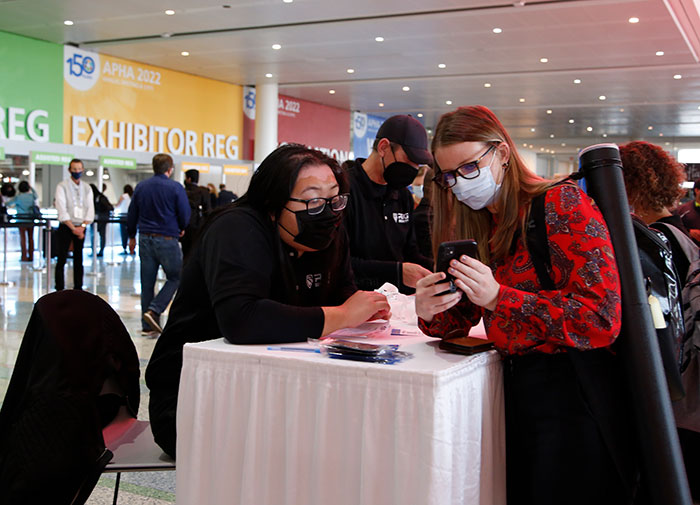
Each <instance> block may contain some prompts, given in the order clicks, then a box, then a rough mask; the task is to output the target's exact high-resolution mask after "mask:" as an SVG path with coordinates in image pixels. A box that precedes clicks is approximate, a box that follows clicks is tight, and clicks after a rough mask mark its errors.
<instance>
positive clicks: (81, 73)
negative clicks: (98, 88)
mask: <svg viewBox="0 0 700 505" xmlns="http://www.w3.org/2000/svg"><path fill="white" fill-rule="evenodd" d="M63 77H64V79H65V81H66V82H67V83H68V84H69V85H70V86H71V87H72V88H73V89H76V90H78V91H87V90H89V89H90V88H92V87H93V86H94V85H95V84H96V83H97V81H98V80H99V79H100V55H99V54H97V53H93V52H90V51H85V50H83V49H80V48H78V47H73V46H64V48H63Z"/></svg>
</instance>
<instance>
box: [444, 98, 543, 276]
mask: <svg viewBox="0 0 700 505" xmlns="http://www.w3.org/2000/svg"><path fill="white" fill-rule="evenodd" d="M461 142H485V143H487V144H498V143H502V142H503V143H506V144H508V147H509V148H510V154H509V158H508V161H507V162H506V163H505V164H504V175H503V181H502V183H501V189H500V190H499V192H498V195H497V196H496V200H495V202H494V204H495V206H496V209H497V214H496V215H495V216H492V215H491V212H489V211H488V210H487V209H481V210H473V209H471V208H470V207H468V206H467V205H464V204H462V203H461V202H459V201H458V200H457V199H456V198H455V197H454V195H453V193H452V191H450V190H445V189H443V188H441V187H439V186H438V185H437V184H433V195H432V202H433V206H434V214H433V254H434V257H437V247H438V245H439V244H440V243H441V242H444V241H447V240H456V239H464V238H473V239H475V240H476V241H477V243H478V244H479V259H480V260H481V261H482V262H483V263H486V264H490V263H491V262H492V261H497V260H501V259H503V258H505V257H506V256H507V255H508V253H509V251H510V248H511V244H512V242H513V237H514V236H515V233H516V230H517V228H518V226H520V229H521V233H522V234H523V236H524V235H525V223H526V222H527V219H528V215H529V203H530V201H531V200H532V198H534V197H535V196H537V195H539V194H541V193H544V192H545V191H546V189H547V187H548V186H549V185H550V184H551V183H552V181H548V180H546V179H543V178H541V177H539V176H538V175H536V174H535V173H534V172H532V171H531V170H529V169H528V168H527V167H526V166H525V163H523V160H522V159H521V158H520V156H519V155H518V152H517V150H516V148H515V144H514V143H513V140H512V139H511V138H510V136H509V135H508V132H506V130H505V128H504V127H503V125H502V124H501V122H500V121H499V120H498V118H497V117H496V116H495V115H494V114H493V112H491V111H490V110H489V109H488V108H486V107H484V106H482V105H475V106H468V107H460V108H458V109H457V110H455V111H452V112H448V113H447V114H443V116H442V117H441V118H440V121H439V122H438V125H437V127H436V128H435V137H434V138H433V143H432V151H433V157H434V156H435V151H436V150H437V149H439V148H440V147H445V146H449V145H453V144H459V143H461ZM435 170H436V173H437V172H439V170H440V167H439V166H438V165H437V161H436V162H435ZM526 205H527V206H528V208H527V209H524V212H521V209H523V207H525V206H526ZM494 217H495V221H494ZM496 221H497V222H498V228H497V229H496V232H495V233H494V234H493V236H491V231H492V229H493V227H494V225H495V222H496Z"/></svg>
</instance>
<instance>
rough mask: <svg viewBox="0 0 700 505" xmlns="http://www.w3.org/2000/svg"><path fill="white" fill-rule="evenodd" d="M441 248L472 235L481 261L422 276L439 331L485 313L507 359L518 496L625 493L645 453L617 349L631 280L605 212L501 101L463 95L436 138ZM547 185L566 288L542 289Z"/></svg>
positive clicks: (419, 307)
mask: <svg viewBox="0 0 700 505" xmlns="http://www.w3.org/2000/svg"><path fill="white" fill-rule="evenodd" d="M432 151H433V156H434V158H435V165H436V166H435V170H436V175H435V177H434V179H433V180H434V182H435V183H436V184H435V185H434V189H433V203H434V206H435V208H434V218H433V227H434V229H433V248H434V250H436V249H437V246H438V245H439V244H440V243H441V242H444V241H449V240H456V239H465V238H472V239H475V240H476V241H477V243H478V250H479V258H480V259H479V260H476V259H473V258H469V257H464V256H463V257H461V258H458V259H456V260H452V261H451V263H450V268H449V273H450V274H451V275H453V276H454V277H455V278H456V280H455V285H456V287H457V290H456V292H453V293H449V292H448V293H447V294H443V293H445V291H446V287H447V286H448V284H447V283H446V282H445V278H446V277H445V272H437V273H434V274H431V275H429V276H427V277H425V278H423V279H421V280H420V281H418V284H417V288H416V312H417V314H418V316H419V325H420V327H421V329H422V330H423V331H424V332H425V333H426V334H428V335H432V336H435V337H452V336H458V335H466V334H467V333H468V332H469V330H470V328H471V327H472V326H473V325H475V324H477V323H478V321H479V319H480V318H482V317H483V319H484V323H485V327H486V332H487V336H488V338H489V340H492V341H493V342H494V344H495V347H496V349H497V350H498V352H499V353H500V354H501V355H502V356H503V358H504V361H503V363H504V392H505V413H506V461H507V470H506V474H507V495H508V504H509V505H512V504H533V505H535V504H536V505H545V504H553V505H554V504H557V505H558V504H563V503H566V504H591V503H596V504H601V503H604V504H616V505H619V504H623V503H628V502H629V501H630V498H631V494H632V490H631V489H632V479H631V477H630V476H631V475H632V474H633V468H632V467H633V465H632V463H631V462H630V460H629V456H628V455H629V454H630V452H631V451H629V450H628V447H629V440H628V437H627V435H626V431H629V425H628V426H627V427H625V424H624V423H625V422H626V421H625V413H624V405H625V402H624V401H623V396H622V392H621V390H620V384H621V383H622V380H621V379H618V372H619V367H618V366H617V362H616V358H615V355H614V352H613V351H611V350H610V346H611V345H612V344H613V342H614V341H615V339H616V337H617V335H618V333H619V331H620V323H621V305H620V282H619V277H618V272H617V267H616V264H615V257H614V254H613V249H612V245H611V242H610V237H609V234H608V230H607V227H606V225H605V222H604V221H603V218H602V216H601V214H600V212H599V210H598V209H597V207H596V206H595V204H594V203H593V202H592V200H591V199H590V198H589V197H588V196H587V195H586V194H585V193H583V192H582V191H581V190H580V189H579V188H578V187H577V186H575V185H573V184H569V183H563V184H556V183H554V182H553V181H548V180H545V179H542V178H540V177H538V176H537V175H536V174H535V173H533V172H532V171H530V170H529V169H528V168H527V167H526V166H525V164H524V163H523V161H522V159H521V158H520V156H519V155H518V153H517V151H516V148H515V145H514V143H513V141H512V140H511V138H510V136H509V135H508V133H507V132H506V130H505V128H504V127H503V125H502V124H501V123H500V122H499V120H498V119H497V118H496V117H495V116H494V114H493V113H492V112H491V111H490V110H489V109H487V108H486V107H482V106H472V107H460V108H459V109H457V110H456V111H453V112H450V113H447V114H445V115H443V116H442V117H441V118H440V121H439V123H438V125H437V127H436V129H435V137H434V139H433V143H432ZM541 194H544V222H543V223H542V225H543V226H546V239H547V240H546V242H547V244H546V247H548V249H549V254H550V257H551V270H550V272H549V274H550V276H551V278H552V280H553V282H554V285H555V288H554V289H547V290H545V289H543V286H542V285H541V284H540V281H539V280H538V276H537V273H536V270H535V267H534V264H533V259H532V258H531V256H530V252H529V251H528V246H527V242H526V236H527V234H528V233H532V230H528V227H527V224H528V222H529V216H530V211H531V209H530V204H531V202H532V200H533V199H534V198H535V197H537V195H541Z"/></svg>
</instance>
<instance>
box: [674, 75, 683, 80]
mask: <svg viewBox="0 0 700 505" xmlns="http://www.w3.org/2000/svg"><path fill="white" fill-rule="evenodd" d="M673 78H674V79H676V80H678V79H682V78H683V76H682V75H681V74H676V75H674V76H673Z"/></svg>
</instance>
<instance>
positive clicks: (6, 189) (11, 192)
mask: <svg viewBox="0 0 700 505" xmlns="http://www.w3.org/2000/svg"><path fill="white" fill-rule="evenodd" d="M16 193H17V192H16V191H15V186H14V184H12V183H11V182H5V183H3V185H2V186H0V194H2V196H5V197H7V198H12V197H13V196H15V194H16Z"/></svg>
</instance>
